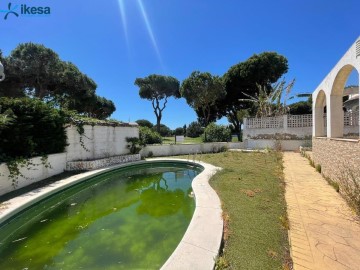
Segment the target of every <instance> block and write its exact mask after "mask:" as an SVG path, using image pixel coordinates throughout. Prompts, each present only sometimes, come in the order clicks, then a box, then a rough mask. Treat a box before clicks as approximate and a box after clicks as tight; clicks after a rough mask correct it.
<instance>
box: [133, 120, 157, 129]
mask: <svg viewBox="0 0 360 270" xmlns="http://www.w3.org/2000/svg"><path fill="white" fill-rule="evenodd" d="M135 122H136V123H137V124H138V125H139V126H140V127H148V128H152V127H153V126H154V125H153V124H152V123H151V122H150V121H149V120H146V119H139V120H136V121H135Z"/></svg>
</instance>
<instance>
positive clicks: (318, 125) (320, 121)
mask: <svg viewBox="0 0 360 270" xmlns="http://www.w3.org/2000/svg"><path fill="white" fill-rule="evenodd" d="M325 106H326V95H325V92H324V91H323V90H320V91H319V93H318V94H317V96H316V98H315V107H314V110H313V111H314V124H313V126H314V131H313V134H314V136H315V137H325V136H326V129H325V120H324V119H325V114H324V108H325Z"/></svg>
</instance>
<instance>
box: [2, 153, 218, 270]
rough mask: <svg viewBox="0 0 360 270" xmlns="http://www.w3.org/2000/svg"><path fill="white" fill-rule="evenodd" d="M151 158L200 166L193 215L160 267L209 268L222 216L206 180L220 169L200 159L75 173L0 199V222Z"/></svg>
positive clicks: (211, 263)
mask: <svg viewBox="0 0 360 270" xmlns="http://www.w3.org/2000/svg"><path fill="white" fill-rule="evenodd" d="M154 161H155V162H157V161H159V162H164V161H166V162H172V161H175V162H180V163H187V164H197V165H200V166H201V167H203V168H204V170H203V171H202V172H201V173H200V174H198V175H197V176H196V177H195V178H194V179H193V181H192V188H193V192H194V194H195V201H196V206H195V211H194V214H193V217H192V219H191V221H190V224H189V226H188V228H187V230H186V232H185V234H184V236H183V238H182V240H181V241H180V243H179V245H178V246H177V248H176V249H175V251H174V252H173V253H172V255H171V256H170V257H169V258H168V260H167V261H166V262H165V264H164V265H163V266H162V268H161V269H162V270H172V269H194V270H196V269H209V270H210V269H213V268H214V265H215V258H216V256H217V255H218V252H219V249H220V245H221V240H222V234H223V219H222V209H221V203H220V199H219V197H218V196H217V194H216V192H215V191H214V190H213V189H212V188H211V186H210V185H209V179H210V178H211V176H213V175H214V174H215V173H216V172H217V171H219V170H221V168H218V167H215V166H213V165H211V164H208V163H204V162H197V161H192V160H186V159H174V158H154V159H147V160H145V161H137V162H131V163H126V164H120V165H114V166H110V167H106V168H102V169H97V170H93V171H89V172H85V173H81V174H77V175H74V176H71V177H68V178H66V179H63V180H60V181H57V182H54V183H51V184H49V185H47V186H45V187H41V188H38V189H35V190H33V191H30V192H28V193H25V194H22V195H20V196H18V197H15V198H13V199H10V200H8V201H5V202H3V203H2V204H1V205H0V224H1V223H2V222H4V221H5V220H7V219H9V218H11V217H12V216H14V215H16V214H17V213H19V212H21V211H22V210H24V209H26V208H27V207H28V206H29V205H31V204H34V203H36V202H38V201H41V200H42V199H44V198H46V197H48V196H50V195H52V194H55V193H57V192H59V191H61V190H63V189H65V188H67V187H70V186H72V185H74V184H77V183H79V182H82V181H84V180H86V179H89V178H91V177H94V176H96V175H99V174H101V173H104V172H107V171H111V170H115V169H118V168H122V167H127V166H131V165H137V164H146V163H148V162H154Z"/></svg>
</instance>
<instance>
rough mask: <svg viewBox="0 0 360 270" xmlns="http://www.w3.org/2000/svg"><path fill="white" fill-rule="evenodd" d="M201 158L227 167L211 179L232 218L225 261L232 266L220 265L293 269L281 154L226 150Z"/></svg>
mask: <svg viewBox="0 0 360 270" xmlns="http://www.w3.org/2000/svg"><path fill="white" fill-rule="evenodd" d="M201 159H202V161H204V162H207V163H210V164H213V165H215V166H219V167H222V168H223V170H222V171H221V172H218V173H217V174H216V175H215V176H213V177H212V179H211V181H210V184H211V185H212V186H213V188H214V189H215V190H216V191H217V193H218V194H219V197H220V199H221V201H222V205H223V210H224V215H223V216H224V219H225V220H226V221H227V222H226V223H227V224H226V226H225V232H224V238H225V244H224V253H223V255H222V258H221V260H219V261H221V262H222V265H226V264H227V263H228V267H227V268H226V267H219V268H217V269H224V268H226V269H254V270H255V269H256V270H259V269H261V270H265V269H271V270H273V269H290V268H288V267H287V264H288V263H289V262H290V261H289V255H288V248H289V247H288V241H287V231H286V228H285V227H287V218H286V204H285V199H284V182H283V175H282V156H281V154H279V153H241V152H224V153H219V154H206V155H202V158H201Z"/></svg>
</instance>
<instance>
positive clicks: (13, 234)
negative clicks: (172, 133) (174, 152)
mask: <svg viewBox="0 0 360 270" xmlns="http://www.w3.org/2000/svg"><path fill="white" fill-rule="evenodd" d="M201 171H202V168H201V167H200V166H193V165H189V164H186V163H174V162H160V163H159V162H156V163H151V162H150V163H146V164H138V165H134V166H127V167H124V168H120V169H117V170H112V171H108V172H105V173H103V174H101V175H98V176H95V177H91V178H89V179H87V180H85V181H83V182H80V183H78V184H76V185H74V186H71V187H68V188H67V189H66V190H64V191H61V192H58V193H56V194H54V195H52V196H51V197H49V198H46V199H44V200H42V201H40V202H37V203H36V204H35V205H34V206H30V207H29V208H26V209H24V210H23V211H22V212H20V213H18V214H17V215H16V216H14V217H12V218H11V219H9V220H7V221H6V222H4V223H3V224H1V225H0V269H26V268H28V269H134V268H138V269H139V268H143V269H144V268H146V269H159V268H160V267H161V266H162V265H163V263H164V262H165V261H166V260H167V258H168V257H169V256H170V255H171V253H172V252H173V251H174V249H175V248H176V247H177V245H178V244H179V242H180V240H181V239H182V237H183V235H184V233H185V231H186V229H187V227H188V225H189V223H190V220H191V218H192V216H193V212H194V209H195V200H194V196H193V193H192V188H191V182H192V179H193V178H194V177H195V176H196V175H198V174H199V173H200V172H201Z"/></svg>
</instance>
